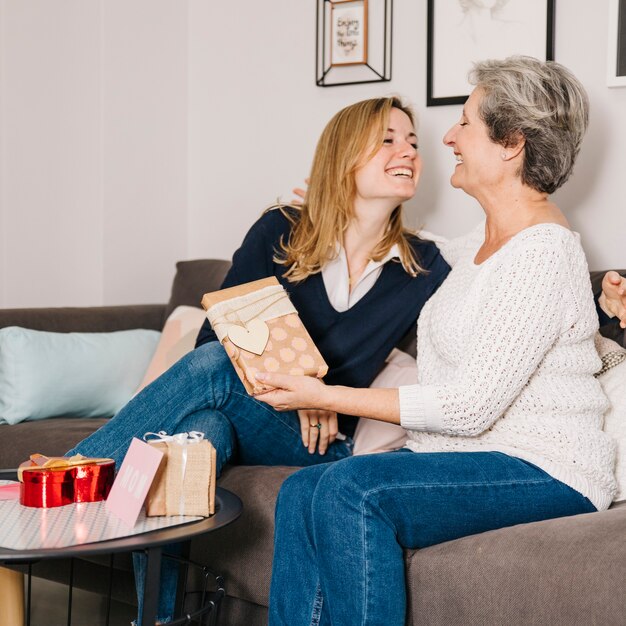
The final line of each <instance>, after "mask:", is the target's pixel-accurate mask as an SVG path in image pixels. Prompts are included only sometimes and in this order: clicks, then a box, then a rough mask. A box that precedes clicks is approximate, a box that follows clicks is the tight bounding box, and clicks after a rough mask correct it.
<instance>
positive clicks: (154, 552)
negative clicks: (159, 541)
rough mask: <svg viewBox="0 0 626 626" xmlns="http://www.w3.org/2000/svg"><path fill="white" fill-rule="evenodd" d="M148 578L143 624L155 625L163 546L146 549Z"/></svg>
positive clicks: (145, 625)
mask: <svg viewBox="0 0 626 626" xmlns="http://www.w3.org/2000/svg"><path fill="white" fill-rule="evenodd" d="M145 552H146V559H147V562H146V579H145V586H144V594H143V610H142V617H141V626H154V624H155V623H156V618H157V609H158V606H159V587H160V582H161V546H156V547H153V548H147V549H146V551H145Z"/></svg>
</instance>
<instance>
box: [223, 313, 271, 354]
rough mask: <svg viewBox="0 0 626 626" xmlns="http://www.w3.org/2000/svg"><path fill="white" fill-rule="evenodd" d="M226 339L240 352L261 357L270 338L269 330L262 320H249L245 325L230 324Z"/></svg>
mask: <svg viewBox="0 0 626 626" xmlns="http://www.w3.org/2000/svg"><path fill="white" fill-rule="evenodd" d="M228 338H229V339H230V340H231V341H232V342H233V343H234V344H235V345H236V346H237V347H238V348H241V349H242V350H247V351H248V352H252V353H254V354H258V355H261V354H263V350H265V346H266V345H267V342H268V341H269V338H270V329H269V328H268V327H267V324H266V323H265V322H264V321H263V320H257V319H251V320H250V321H249V322H246V323H245V325H243V326H239V325H238V324H231V325H230V326H229V327H228Z"/></svg>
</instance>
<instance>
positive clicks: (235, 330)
mask: <svg viewBox="0 0 626 626" xmlns="http://www.w3.org/2000/svg"><path fill="white" fill-rule="evenodd" d="M202 306H203V307H204V309H205V310H206V312H207V317H208V319H209V322H211V326H212V327H213V330H214V331H215V334H216V335H217V337H218V339H219V341H220V343H221V344H222V345H223V346H224V348H225V349H226V353H227V354H228V356H229V358H230V360H231V361H232V363H233V366H234V368H235V371H236V372H237V374H238V375H239V378H240V379H241V382H242V383H243V386H244V387H245V388H246V391H247V392H248V393H249V394H255V393H260V392H261V391H267V390H268V389H270V387H269V386H267V385H263V384H262V383H261V382H259V381H258V380H256V374H257V373H258V372H262V371H263V372H279V373H281V374H292V375H305V376H315V377H317V378H323V377H324V376H325V375H326V372H328V366H327V365H326V363H325V361H324V359H323V357H322V355H321V354H320V352H319V350H318V349H317V348H316V347H315V344H314V343H313V340H312V339H311V337H310V336H309V333H308V332H307V330H306V328H305V327H304V325H303V324H302V322H301V321H300V317H299V316H298V312H297V311H296V309H295V307H294V306H293V304H291V302H290V300H289V296H288V295H287V292H286V291H285V290H284V289H283V287H282V285H281V284H280V283H279V282H278V280H276V278H275V277H273V276H272V277H271V278H263V279H262V280H255V281H254V282H251V283H245V284H244V285H238V286H237V287H230V288H228V289H222V290H221V291H214V292H213V293H207V294H204V297H203V298H202Z"/></svg>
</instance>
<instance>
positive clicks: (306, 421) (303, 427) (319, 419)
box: [298, 409, 339, 455]
mask: <svg viewBox="0 0 626 626" xmlns="http://www.w3.org/2000/svg"><path fill="white" fill-rule="evenodd" d="M298 417H299V418H300V432H301V433H302V443H303V444H304V445H305V447H307V448H308V449H309V454H313V453H314V452H315V446H316V445H317V447H318V450H319V453H320V454H322V455H323V454H326V450H328V446H329V445H330V444H331V443H332V442H333V441H335V439H336V438H337V432H338V430H339V425H338V423H337V413H335V412H334V411H323V410H320V409H300V410H299V411H298Z"/></svg>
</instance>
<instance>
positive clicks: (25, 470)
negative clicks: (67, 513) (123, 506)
mask: <svg viewBox="0 0 626 626" xmlns="http://www.w3.org/2000/svg"><path fill="white" fill-rule="evenodd" d="M114 477H115V462H114V461H113V459H92V458H88V457H84V456H82V455H80V454H77V455H76V456H72V457H47V456H44V455H43V454H32V455H31V457H30V459H29V460H28V461H25V462H24V463H22V464H20V466H19V468H18V479H19V481H20V503H21V504H23V505H24V506H32V507H38V508H50V507H55V506H63V505H65V504H72V503H74V502H97V501H99V500H105V499H106V497H107V496H108V495H109V491H111V485H112V484H113V479H114Z"/></svg>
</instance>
